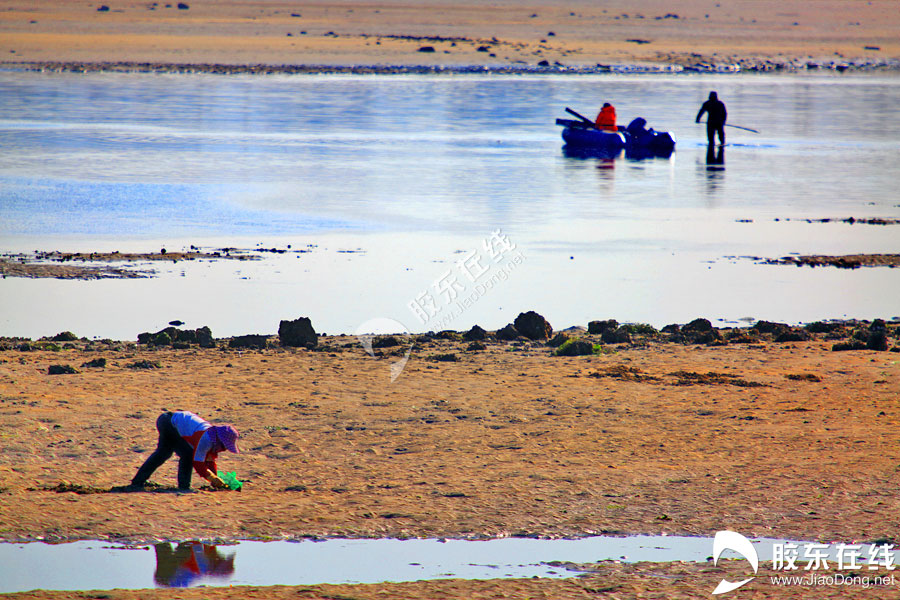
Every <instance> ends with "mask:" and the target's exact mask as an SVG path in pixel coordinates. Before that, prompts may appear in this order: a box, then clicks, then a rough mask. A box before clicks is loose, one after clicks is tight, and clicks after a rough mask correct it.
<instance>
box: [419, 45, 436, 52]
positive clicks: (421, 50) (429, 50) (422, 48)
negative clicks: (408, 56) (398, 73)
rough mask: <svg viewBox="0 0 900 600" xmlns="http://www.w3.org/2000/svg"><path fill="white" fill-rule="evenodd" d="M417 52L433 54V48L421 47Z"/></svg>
mask: <svg viewBox="0 0 900 600" xmlns="http://www.w3.org/2000/svg"><path fill="white" fill-rule="evenodd" d="M418 52H434V46H422V47H421V48H419V49H418Z"/></svg>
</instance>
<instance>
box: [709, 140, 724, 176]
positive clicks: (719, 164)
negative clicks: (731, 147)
mask: <svg viewBox="0 0 900 600" xmlns="http://www.w3.org/2000/svg"><path fill="white" fill-rule="evenodd" d="M706 166H707V169H708V170H710V171H724V170H725V146H713V145H709V146H707V147H706Z"/></svg>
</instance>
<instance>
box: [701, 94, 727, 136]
mask: <svg viewBox="0 0 900 600" xmlns="http://www.w3.org/2000/svg"><path fill="white" fill-rule="evenodd" d="M703 113H706V114H707V117H706V137H707V139H708V140H709V145H710V146H712V145H713V143H714V142H715V138H716V134H717V133H718V134H719V143H720V144H722V145H723V146H724V145H725V120H726V119H728V111H726V110H725V104H724V103H723V102H722V101H721V100H719V95H718V94H716V93H715V92H710V93H709V99H708V100H707V101H706V102H704V103H703V106H701V107H700V112H698V113H697V119H696V122H697V123H699V122H700V117H702V116H703Z"/></svg>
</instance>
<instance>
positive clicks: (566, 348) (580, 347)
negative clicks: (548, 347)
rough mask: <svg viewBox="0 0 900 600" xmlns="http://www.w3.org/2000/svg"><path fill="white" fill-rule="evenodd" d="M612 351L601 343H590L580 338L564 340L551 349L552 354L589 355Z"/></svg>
mask: <svg viewBox="0 0 900 600" xmlns="http://www.w3.org/2000/svg"><path fill="white" fill-rule="evenodd" d="M611 352H612V351H611V350H609V349H607V348H605V347H604V346H603V345H602V344H592V343H591V342H588V341H586V340H583V339H581V338H572V339H570V340H566V341H565V342H563V343H562V345H561V346H560V347H559V348H557V349H556V350H554V351H553V356H591V355H594V354H610V353H611Z"/></svg>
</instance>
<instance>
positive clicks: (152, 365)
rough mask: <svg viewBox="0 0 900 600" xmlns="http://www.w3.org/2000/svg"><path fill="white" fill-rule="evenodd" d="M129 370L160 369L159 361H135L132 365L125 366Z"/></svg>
mask: <svg viewBox="0 0 900 600" xmlns="http://www.w3.org/2000/svg"><path fill="white" fill-rule="evenodd" d="M125 366H126V367H127V368H129V369H162V365H161V364H160V363H159V361H155V360H146V359H144V360H136V361H134V362H133V363H129V364H127V365H125Z"/></svg>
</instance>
